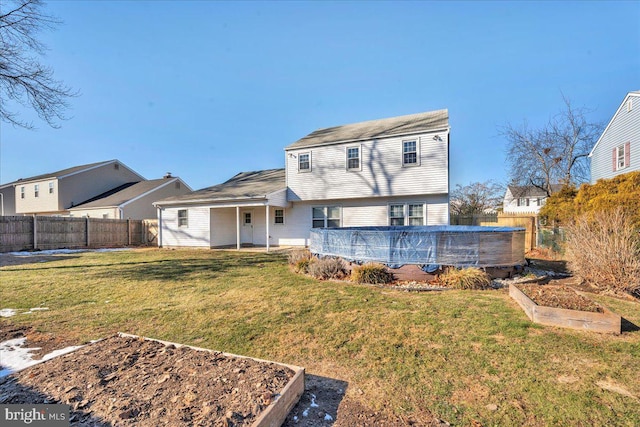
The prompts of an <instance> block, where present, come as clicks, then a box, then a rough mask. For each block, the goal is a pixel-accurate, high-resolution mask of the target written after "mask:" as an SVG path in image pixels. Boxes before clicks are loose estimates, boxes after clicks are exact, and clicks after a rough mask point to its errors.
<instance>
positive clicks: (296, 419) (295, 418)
mask: <svg viewBox="0 0 640 427" xmlns="http://www.w3.org/2000/svg"><path fill="white" fill-rule="evenodd" d="M293 421H294V422H296V423H297V422H298V416H297V415H294V416H293Z"/></svg>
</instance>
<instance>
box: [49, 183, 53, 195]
mask: <svg viewBox="0 0 640 427" xmlns="http://www.w3.org/2000/svg"><path fill="white" fill-rule="evenodd" d="M49 194H53V182H50V183H49Z"/></svg>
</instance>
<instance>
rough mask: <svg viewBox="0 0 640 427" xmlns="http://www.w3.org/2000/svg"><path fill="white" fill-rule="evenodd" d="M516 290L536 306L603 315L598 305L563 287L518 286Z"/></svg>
mask: <svg viewBox="0 0 640 427" xmlns="http://www.w3.org/2000/svg"><path fill="white" fill-rule="evenodd" d="M518 288H519V289H520V290H521V291H522V292H524V293H525V295H527V296H528V297H529V298H531V299H532V300H533V302H535V303H536V304H538V305H542V306H545V307H554V308H566V309H569V310H580V311H589V312H593V313H604V310H603V308H602V306H600V305H599V304H598V303H596V302H594V301H592V300H590V299H589V298H586V297H584V296H582V295H579V294H578V293H576V291H575V290H573V289H572V288H570V287H568V286H565V285H552V284H548V285H537V284H520V285H518Z"/></svg>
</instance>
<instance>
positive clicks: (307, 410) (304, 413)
mask: <svg viewBox="0 0 640 427" xmlns="http://www.w3.org/2000/svg"><path fill="white" fill-rule="evenodd" d="M302 416H303V417H305V418H306V417H308V416H309V408H307V409H305V410H304V412H302Z"/></svg>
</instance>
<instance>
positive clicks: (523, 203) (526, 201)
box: [518, 197, 529, 206]
mask: <svg viewBox="0 0 640 427" xmlns="http://www.w3.org/2000/svg"><path fill="white" fill-rule="evenodd" d="M518 206H529V199H528V198H526V197H520V198H519V199H518Z"/></svg>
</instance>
